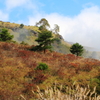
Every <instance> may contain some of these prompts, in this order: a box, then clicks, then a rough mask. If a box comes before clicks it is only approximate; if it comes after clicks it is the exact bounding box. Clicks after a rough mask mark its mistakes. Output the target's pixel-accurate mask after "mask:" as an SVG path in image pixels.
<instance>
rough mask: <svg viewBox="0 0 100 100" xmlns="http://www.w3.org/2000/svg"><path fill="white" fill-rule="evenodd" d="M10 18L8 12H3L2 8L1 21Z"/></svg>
mask: <svg viewBox="0 0 100 100" xmlns="http://www.w3.org/2000/svg"><path fill="white" fill-rule="evenodd" d="M8 18H9V16H8V14H6V13H3V11H1V10H0V20H1V21H7V20H8Z"/></svg>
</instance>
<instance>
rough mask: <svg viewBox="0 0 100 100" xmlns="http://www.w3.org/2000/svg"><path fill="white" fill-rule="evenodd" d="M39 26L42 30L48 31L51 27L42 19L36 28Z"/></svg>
mask: <svg viewBox="0 0 100 100" xmlns="http://www.w3.org/2000/svg"><path fill="white" fill-rule="evenodd" d="M38 25H39V29H40V30H46V29H47V28H48V27H50V24H49V23H48V21H47V20H46V19H45V18H42V19H41V20H40V21H39V22H37V23H36V26H38Z"/></svg>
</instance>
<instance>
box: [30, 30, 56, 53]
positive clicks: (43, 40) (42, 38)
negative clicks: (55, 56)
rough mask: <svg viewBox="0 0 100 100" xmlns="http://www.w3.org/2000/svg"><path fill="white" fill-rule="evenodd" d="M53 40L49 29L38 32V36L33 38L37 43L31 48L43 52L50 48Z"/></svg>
mask: <svg viewBox="0 0 100 100" xmlns="http://www.w3.org/2000/svg"><path fill="white" fill-rule="evenodd" d="M54 40H55V39H54V38H53V36H52V32H51V31H42V33H40V34H39V36H38V38H37V39H36V40H35V41H36V42H38V44H39V45H37V46H35V47H33V48H32V49H31V50H33V51H44V53H45V50H46V49H49V50H51V48H52V46H51V44H52V43H53V42H54Z"/></svg>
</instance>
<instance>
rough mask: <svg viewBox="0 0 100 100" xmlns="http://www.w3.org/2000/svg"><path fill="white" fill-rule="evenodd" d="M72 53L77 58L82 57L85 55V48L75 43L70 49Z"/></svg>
mask: <svg viewBox="0 0 100 100" xmlns="http://www.w3.org/2000/svg"><path fill="white" fill-rule="evenodd" d="M70 52H71V53H72V54H75V55H77V56H81V55H82V53H83V46H82V45H80V44H79V43H75V44H73V45H72V46H71V47H70Z"/></svg>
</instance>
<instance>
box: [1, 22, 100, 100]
mask: <svg viewBox="0 0 100 100" xmlns="http://www.w3.org/2000/svg"><path fill="white" fill-rule="evenodd" d="M2 28H7V29H8V30H9V32H10V33H11V34H12V35H14V39H13V40H14V41H16V42H14V43H13V42H11V43H10V42H0V100H7V98H8V100H23V99H24V100H42V99H40V97H41V95H42V94H43V93H45V90H46V89H47V90H49V89H51V88H52V89H55V86H56V89H57V91H58V90H59V91H60V93H61V94H62V95H64V96H65V94H66V95H67V96H71V95H72V93H73V96H71V98H72V97H73V98H74V94H75V93H77V91H78V90H77V89H75V87H76V88H77V85H79V86H80V87H81V88H79V91H81V89H83V90H84V91H86V92H88V91H89V90H87V89H89V88H88V85H89V86H90V91H93V89H95V88H94V87H95V86H96V93H97V95H100V61H99V60H96V59H93V58H84V57H78V56H75V55H73V54H70V52H69V48H70V46H71V45H70V43H68V42H65V41H64V39H63V37H62V36H61V35H60V34H55V33H52V34H53V36H54V37H56V38H57V40H56V41H55V42H54V43H53V44H52V46H53V48H54V50H53V51H52V52H51V51H48V50H46V53H44V52H42V51H41V52H34V51H30V48H31V47H32V46H33V45H37V43H36V42H35V39H36V38H37V36H38V34H39V32H40V30H39V28H38V27H36V26H26V25H24V27H23V28H21V27H20V25H19V24H15V23H10V22H2V21H1V22H0V29H2ZM22 41H24V42H25V43H28V44H21V42H22ZM87 54H88V55H87ZM96 54H97V52H90V51H89V52H88V51H85V52H84V54H83V55H86V56H87V57H88V56H90V55H92V56H96ZM98 54H99V52H98ZM72 84H75V87H74V86H73V85H72ZM37 86H38V87H37ZM61 87H62V88H61ZM68 87H70V90H68V91H69V92H68V91H66V90H67V89H68ZM86 88H87V89H86ZM59 91H58V92H59ZM71 91H72V92H71ZM39 92H42V94H41V95H40V94H39ZM46 92H47V91H46ZM53 92H55V90H53V91H52V93H53ZM50 93H51V92H50ZM50 93H48V95H47V96H45V98H48V96H50ZM56 93H57V92H56ZM80 93H81V92H80ZM88 93H90V92H88ZM91 93H92V92H91ZM37 94H39V96H40V97H39V96H38V95H37ZM54 94H55V93H54ZM80 95H81V94H80ZM90 95H91V94H90ZM95 95H96V94H95ZM55 96H56V95H55ZM86 96H87V97H86V99H84V100H88V98H89V96H88V95H86ZM93 96H94V95H91V97H93ZM48 100H49V99H48ZM58 100H60V99H58ZM63 100H64V99H63ZM65 100H66V99H65Z"/></svg>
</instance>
